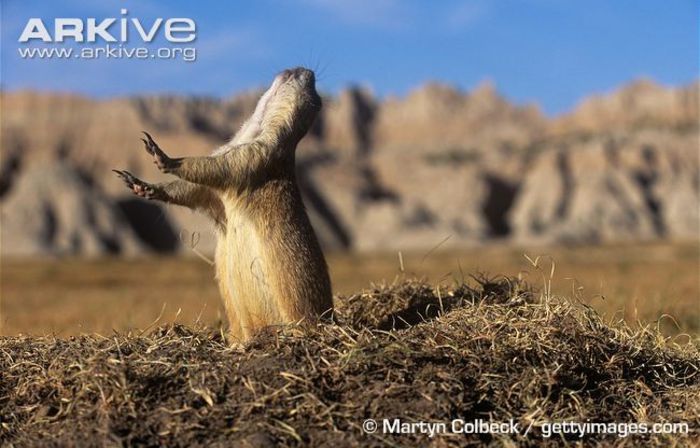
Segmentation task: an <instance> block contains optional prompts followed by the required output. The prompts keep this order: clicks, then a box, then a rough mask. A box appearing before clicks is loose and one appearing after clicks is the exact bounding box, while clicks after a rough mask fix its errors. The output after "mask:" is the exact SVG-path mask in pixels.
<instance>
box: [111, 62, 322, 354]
mask: <svg viewBox="0 0 700 448" xmlns="http://www.w3.org/2000/svg"><path fill="white" fill-rule="evenodd" d="M315 84H316V80H315V77H314V73H313V72H312V71H311V70H307V69H305V68H301V67H299V68H294V69H290V70H285V71H283V72H281V73H280V74H278V75H277V76H276V77H275V80H274V82H273V83H272V86H270V88H269V89H268V90H267V91H266V92H265V93H264V94H263V96H262V97H261V98H260V100H259V101H258V103H257V106H256V108H255V112H254V113H253V115H252V116H251V117H250V118H249V119H248V120H247V121H246V122H245V123H244V124H243V126H242V127H241V129H240V130H239V131H238V132H237V133H236V135H235V136H234V137H233V139H232V140H231V141H230V142H229V143H227V144H225V145H224V146H222V147H220V148H218V149H217V150H215V151H214V152H213V153H212V155H211V156H207V157H182V158H172V157H169V156H168V155H166V154H165V152H163V150H161V149H160V148H159V147H158V145H157V144H156V143H155V141H154V140H153V138H152V137H151V136H150V135H149V134H148V133H145V132H144V134H145V136H146V138H145V139H142V140H143V142H144V145H145V148H146V151H147V152H148V153H149V154H150V155H151V157H153V162H154V163H155V164H156V166H157V167H158V169H160V170H161V171H162V172H164V173H169V174H172V175H174V176H176V177H178V178H179V179H177V180H174V181H172V182H167V183H159V184H151V183H148V182H144V181H142V180H140V179H138V178H136V177H135V176H133V175H132V174H131V173H129V172H128V171H117V170H114V171H115V172H116V173H117V175H118V176H119V177H121V178H122V179H123V180H124V182H125V183H126V185H127V186H128V187H129V188H130V189H131V190H132V191H133V193H134V194H136V195H138V196H141V197H144V198H147V199H154V200H160V201H164V202H168V203H172V204H177V205H182V206H185V207H189V208H192V209H196V210H198V211H201V212H202V213H205V214H206V215H208V216H209V217H210V218H211V219H212V220H213V221H214V223H215V227H216V231H217V238H218V242H217V249H216V257H215V264H216V278H217V281H218V283H219V290H220V292H221V295H222V298H223V301H224V307H225V309H226V314H227V317H228V320H229V325H230V336H231V338H232V339H233V340H234V341H238V342H243V341H245V340H247V339H249V338H250V337H251V336H252V335H253V334H254V333H255V332H256V330H258V329H260V328H262V327H265V326H269V325H278V324H285V323H292V322H298V321H302V320H307V321H308V320H314V319H317V318H319V317H321V316H325V315H329V314H330V313H331V312H332V309H333V300H332V295H331V284H330V279H329V276H328V267H327V265H326V261H325V259H324V257H323V252H322V251H321V248H320V246H319V243H318V240H317V238H316V235H315V234H314V231H313V228H312V227H311V223H310V222H309V218H308V216H307V214H306V210H305V209H304V204H303V203H302V200H301V194H300V192H299V188H298V186H297V182H296V177H295V173H294V160H295V151H296V147H297V144H298V143H299V140H301V138H302V137H303V136H304V135H305V134H306V133H307V131H308V130H309V128H310V127H311V125H312V123H313V121H314V119H315V118H316V115H317V114H318V112H319V110H320V109H321V98H320V97H319V95H318V93H317V92H316V87H315Z"/></svg>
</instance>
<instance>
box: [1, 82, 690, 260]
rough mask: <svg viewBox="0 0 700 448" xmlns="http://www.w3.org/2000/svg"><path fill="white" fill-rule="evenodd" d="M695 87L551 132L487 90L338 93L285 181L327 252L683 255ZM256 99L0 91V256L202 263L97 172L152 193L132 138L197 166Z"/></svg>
mask: <svg viewBox="0 0 700 448" xmlns="http://www.w3.org/2000/svg"><path fill="white" fill-rule="evenodd" d="M698 88H699V85H698V83H697V82H696V83H693V84H692V85H688V86H683V87H677V88H668V87H663V86H659V85H657V84H655V83H654V82H652V81H648V80H641V81H635V82H632V83H630V84H628V85H626V86H623V87H622V88H620V89H619V90H617V91H614V92H611V93H607V94H603V95H595V96H591V97H589V98H587V99H585V100H584V101H582V102H581V103H580V104H579V105H578V106H577V107H575V108H574V110H573V111H571V112H570V113H568V114H565V115H562V116H559V117H556V118H547V117H546V116H545V115H544V114H543V113H542V112H540V110H539V109H538V107H537V106H535V105H522V106H521V105H513V104H511V103H510V102H508V101H507V100H506V99H505V98H503V97H502V96H500V95H499V94H498V92H497V91H496V90H495V88H494V87H493V86H492V85H491V84H489V83H484V84H482V85H480V86H479V87H477V88H476V89H474V90H473V91H471V92H462V91H459V90H457V89H454V88H452V87H449V86H446V85H441V84H427V85H425V86H423V87H420V88H418V89H416V90H414V91H413V92H411V93H409V94H408V95H406V96H405V97H402V98H393V97H388V98H385V99H381V100H380V99H378V98H376V97H375V96H373V95H372V94H371V93H370V92H369V91H367V90H363V89H360V88H349V89H346V90H344V91H342V92H340V93H339V94H338V95H337V96H334V97H330V96H326V97H324V108H323V110H322V111H321V114H320V116H319V119H318V120H317V122H316V123H315V125H314V127H313V129H312V130H311V132H310V133H309V135H307V136H306V137H305V138H304V140H303V141H302V142H301V144H300V145H299V150H298V152H297V165H298V178H299V183H300V185H301V187H302V190H303V195H304V200H305V203H306V206H307V209H308V211H309V214H310V216H311V219H312V222H313V225H314V227H315V228H316V230H317V232H318V235H319V238H320V239H321V241H322V244H323V245H324V246H325V248H326V249H329V250H356V251H371V250H413V249H415V250H429V249H431V248H433V247H435V246H436V245H438V244H441V246H440V247H441V248H448V247H459V246H469V245H479V244H488V243H489V242H494V241H498V242H506V243H512V244H517V245H534V244H563V243H566V244H569V243H571V244H575V243H581V244H589V243H618V242H636V241H650V240H668V241H696V240H697V239H698V236H699V233H700V230H699V229H700V217H699V216H698V204H699V203H700V197H699V191H700V164H699V161H698V148H699V146H698V144H699V142H698ZM258 95H259V92H250V93H245V94H241V95H239V96H236V97H234V98H231V99H223V100H222V99H212V98H196V97H176V96H141V97H131V98H117V99H110V100H94V99H89V98H85V97H81V96H77V95H70V94H57V93H39V92H32V91H16V92H2V129H1V131H2V151H1V152H0V154H1V155H0V207H1V211H2V217H1V220H2V226H1V230H2V234H1V241H2V254H3V255H4V256H36V255H49V254H50V255H84V256H97V255H105V254H124V255H135V254H142V253H153V252H181V253H190V250H189V248H188V246H190V245H191V244H192V243H193V240H194V242H195V243H196V245H197V248H198V249H199V250H201V251H203V252H205V253H206V252H213V244H214V238H213V235H212V232H211V229H210V227H209V224H208V222H207V221H206V220H205V219H204V218H202V217H200V216H198V215H195V214H194V213H192V212H190V211H188V210H185V209H181V208H177V207H174V206H170V207H167V208H165V207H163V206H162V205H160V204H157V203H153V202H147V201H144V200H141V199H138V198H135V197H133V196H130V195H129V194H128V192H126V191H125V189H124V188H123V185H122V184H121V182H120V181H119V179H117V178H116V177H115V176H114V175H113V174H112V172H111V171H110V170H111V169H112V168H120V169H128V170H129V171H131V172H133V173H134V174H136V175H138V176H140V177H141V178H143V179H145V180H148V181H158V180H163V179H166V178H167V176H164V175H161V174H159V173H158V171H157V170H156V169H155V167H153V165H152V164H151V161H150V159H149V157H146V154H144V153H143V150H142V148H141V145H142V143H141V141H140V140H139V137H140V135H141V134H140V133H141V131H142V130H147V131H149V132H150V133H151V134H152V135H153V136H154V138H156V140H157V141H158V143H159V144H160V145H161V147H162V148H164V150H165V151H167V152H168V154H171V155H173V156H184V155H204V154H208V153H209V152H211V151H212V150H213V149H214V148H215V147H217V146H219V145H221V144H222V143H224V142H225V141H226V140H228V139H229V138H230V137H231V136H232V135H233V134H234V133H235V131H236V129H237V128H238V127H239V126H240V125H241V123H242V121H243V120H244V118H245V117H247V116H248V115H249V114H250V113H251V112H252V109H253V107H254V106H255V103H256V100H257V97H258Z"/></svg>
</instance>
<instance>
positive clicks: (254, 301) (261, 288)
mask: <svg viewBox="0 0 700 448" xmlns="http://www.w3.org/2000/svg"><path fill="white" fill-rule="evenodd" d="M264 244H265V241H264V240H263V238H262V235H261V234H260V231H259V229H258V228H257V226H256V224H255V223H254V222H253V221H252V220H251V219H249V218H248V217H247V216H245V214H244V213H241V212H240V211H235V210H234V211H233V212H232V213H231V214H229V218H228V226H227V232H226V241H225V245H226V247H225V248H224V249H223V251H224V253H225V257H226V269H227V271H228V272H227V273H224V278H225V281H226V283H227V286H228V289H229V290H230V294H231V300H232V301H233V304H232V309H233V310H235V311H236V312H237V314H238V317H239V320H240V324H241V327H242V330H243V333H244V334H246V335H247V334H250V333H251V332H253V330H255V329H257V328H260V327H262V326H265V325H270V324H275V323H279V322H281V321H282V319H281V315H280V313H279V310H278V307H277V306H276V304H275V303H274V293H273V290H272V288H273V285H272V284H271V278H270V271H269V269H270V260H267V259H266V251H265V250H264V246H263V245H264Z"/></svg>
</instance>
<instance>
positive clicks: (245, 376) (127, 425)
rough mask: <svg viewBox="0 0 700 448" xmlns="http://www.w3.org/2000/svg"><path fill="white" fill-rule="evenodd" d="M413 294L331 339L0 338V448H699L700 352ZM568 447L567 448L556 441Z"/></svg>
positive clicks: (487, 287)
mask: <svg viewBox="0 0 700 448" xmlns="http://www.w3.org/2000/svg"><path fill="white" fill-rule="evenodd" d="M479 280H480V281H479V282H475V283H474V286H469V285H456V286H455V287H454V288H443V287H438V288H433V287H431V286H428V285H426V284H425V283H422V282H418V281H406V282H399V283H396V284H394V285H391V286H389V287H377V288H374V289H371V290H366V291H364V292H362V293H359V294H355V295H352V296H350V297H338V298H337V303H338V311H337V322H336V323H335V324H326V325H320V326H315V327H307V328H304V327H300V326H292V327H288V328H279V329H271V330H270V331H267V332H266V333H264V334H261V335H260V336H259V337H258V338H256V339H255V340H253V341H252V342H251V343H250V344H249V345H248V346H247V347H246V348H239V349H234V348H230V347H228V346H227V345H226V344H225V343H224V341H223V340H222V338H221V336H220V334H219V333H218V332H217V331H215V330H211V329H207V328H205V327H199V328H190V327H184V326H180V325H176V326H172V325H167V326H165V327H162V328H158V329H156V330H155V331H153V332H151V333H146V334H140V333H131V334H127V333H116V334H112V335H110V336H108V337H102V336H95V335H83V336H78V337H71V338H68V339H57V338H55V337H24V336H22V337H5V338H0V374H1V375H2V381H0V445H12V444H15V445H17V446H38V445H42V446H43V445H46V444H55V445H59V446H65V445H76V444H77V445H84V444H90V445H92V444H94V445H98V446H99V445H147V446H192V445H207V446H255V447H265V446H276V445H283V446H284V445H290V446H329V445H333V446H337V447H344V446H387V445H389V446H392V445H393V446H414V445H427V444H431V445H432V446H464V445H465V444H477V443H483V442H494V443H496V444H498V445H505V446H513V444H519V445H538V446H539V445H540V444H541V442H543V441H544V442H546V443H547V444H548V445H551V446H560V445H561V438H559V437H555V438H552V439H543V438H542V437H541V431H540V428H541V425H542V423H544V422H548V421H564V420H574V421H578V422H586V421H590V422H655V423H660V422H673V423H678V422H685V423H688V424H689V426H690V428H691V433H690V434H689V435H673V436H669V435H659V434H655V435H649V434H647V435H635V436H629V437H627V438H620V437H617V436H616V435H601V434H598V435H588V436H586V437H585V439H583V441H584V442H585V443H586V445H591V444H594V443H600V444H605V445H608V444H618V445H625V446H664V447H665V446H672V445H678V446H690V445H693V444H696V443H699V442H700V439H699V438H698V433H697V430H698V427H699V425H700V371H699V370H700V367H699V366H700V352H699V351H698V347H697V345H695V344H693V343H685V344H682V345H678V344H675V343H674V342H673V341H672V340H669V339H666V338H664V337H663V336H662V335H661V334H660V333H658V332H657V331H656V330H655V329H654V328H653V327H647V328H643V329H635V330H633V329H631V328H629V327H628V326H626V325H625V324H624V323H622V322H618V323H615V324H611V325H608V324H606V323H604V322H603V320H602V319H601V318H600V316H599V315H598V314H597V313H596V312H594V311H593V310H592V309H591V308H590V307H588V306H586V305H584V304H581V303H578V302H576V301H571V300H565V299H558V298H556V297H554V296H549V295H547V294H544V295H543V294H542V291H540V292H536V291H533V290H532V289H530V288H529V287H528V286H527V285H525V284H523V283H522V282H519V281H517V280H515V279H501V280H498V281H487V280H485V279H479ZM367 418H376V419H382V418H401V419H404V420H405V421H430V422H449V421H450V420H451V419H454V418H462V419H464V420H467V421H470V420H473V419H478V418H481V419H486V420H491V421H508V420H509V419H511V418H514V419H516V420H517V421H519V422H520V423H521V431H524V428H525V427H527V426H528V425H530V423H533V428H532V431H531V433H530V434H529V435H528V436H527V437H525V436H524V435H522V434H520V435H507V436H491V435H458V436H437V437H436V438H434V439H432V440H431V439H428V438H427V436H425V435H401V436H399V435H392V434H381V433H377V434H374V435H367V434H364V433H363V432H362V430H361V424H362V422H363V421H364V420H365V419H367ZM572 440H579V439H577V438H576V437H573V439H572Z"/></svg>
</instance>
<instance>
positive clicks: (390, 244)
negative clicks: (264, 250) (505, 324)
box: [0, 0, 700, 337]
mask: <svg viewBox="0 0 700 448" xmlns="http://www.w3.org/2000/svg"><path fill="white" fill-rule="evenodd" d="M0 14H1V19H2V22H1V29H0V37H1V39H2V48H1V51H2V55H1V63H2V64H1V68H0V75H1V76H0V78H1V82H2V93H1V105H0V107H1V115H0V124H1V132H2V134H1V140H0V141H1V152H0V209H1V218H0V230H1V233H0V238H1V239H0V243H1V245H0V247H1V256H2V262H1V263H0V334H17V333H20V332H23V333H35V334H41V333H47V332H51V333H55V334H58V335H69V334H76V333H81V332H94V331H97V332H101V333H109V332H110V331H111V330H112V329H117V330H126V329H132V328H145V327H147V326H148V325H149V324H151V322H154V321H156V320H157V321H158V322H161V323H163V322H168V321H173V320H178V321H180V322H183V323H191V322H193V321H195V320H197V319H199V320H200V321H203V322H205V323H207V324H213V325H215V324H217V323H218V322H220V321H221V313H220V308H219V307H220V304H219V296H218V292H217V289H216V286H215V283H214V280H213V269H212V267H211V266H210V265H209V262H208V259H210V258H211V254H212V252H213V248H214V243H215V239H214V236H213V233H212V229H211V226H210V225H209V223H208V222H207V221H206V219H204V218H203V217H201V216H199V215H196V214H194V213H193V212H190V211H188V210H184V209H179V208H177V207H174V206H169V207H164V206H161V205H159V204H156V203H152V202H147V201H144V200H141V199H138V198H135V197H133V196H131V195H130V194H129V192H128V191H127V190H126V189H125V188H124V186H123V184H122V183H121V182H120V181H119V180H118V179H117V178H116V177H115V176H114V175H113V174H112V173H111V171H110V170H111V169H113V168H119V169H128V170H130V171H132V172H133V173H135V174H136V175H138V176H140V177H142V178H143V179H145V180H148V181H159V180H164V179H166V177H165V176H163V175H161V174H159V173H158V172H157V171H156V170H155V168H154V167H153V166H152V164H151V162H150V160H149V158H148V157H147V155H146V154H145V152H144V151H143V149H142V144H141V142H140V140H139V138H140V132H141V130H147V131H149V132H150V133H151V134H152V135H153V136H154V137H155V139H156V140H157V141H158V143H159V144H160V146H161V147H162V148H164V150H165V151H166V152H168V153H169V154H171V155H175V156H181V155H183V156H184V155H203V154H208V153H209V152H211V151H212V150H213V149H215V148H216V147H217V146H219V145H221V144H223V143H224V142H225V141H226V140H227V139H229V138H230V137H231V136H232V135H233V134H234V133H235V132H236V130H237V129H238V127H239V126H240V125H241V124H242V122H243V121H244V120H245V118H246V117H247V115H248V114H250V113H251V111H252V110H253V108H254V106H255V103H256V101H257V98H258V97H259V95H260V93H261V92H262V90H263V89H264V88H265V87H266V86H267V85H269V83H270V82H271V80H272V79H273V77H274V75H275V74H276V73H277V72H279V71H281V70H283V69H285V68H288V67H293V66H297V65H303V66H307V67H309V68H312V69H314V70H316V73H317V77H318V83H317V88H318V90H319V92H320V93H321V94H322V96H323V98H324V108H323V110H322V112H321V114H320V116H319V117H318V119H317V121H316V123H315V125H314V127H313V129H312V130H311V132H310V133H309V135H307V137H306V138H305V139H304V140H303V141H302V142H301V144H300V146H299V149H298V152H297V163H298V179H299V183H300V185H301V188H302V191H303V194H304V199H305V202H306V206H307V209H308V212H309V214H310V216H311V218H312V222H313V224H314V227H315V228H316V231H317V233H318V235H319V238H320V239H321V241H322V244H323V246H324V248H325V250H326V253H327V254H328V259H329V264H330V268H331V275H332V278H333V283H334V288H335V290H336V291H337V292H339V293H344V294H349V293H352V292H355V291H358V290H359V289H361V288H366V287H369V286H370V284H371V283H372V282H381V281H388V282H391V281H394V280H395V279H396V278H401V277H402V276H410V275H417V276H423V277H425V278H426V279H428V280H429V281H432V282H440V283H449V282H454V281H462V280H467V281H468V280H469V279H470V274H473V273H475V272H487V273H490V274H492V275H508V276H517V275H521V276H523V277H525V278H526V279H527V280H528V281H530V282H532V283H533V284H535V285H542V284H543V283H544V282H547V281H549V279H550V277H551V281H552V283H553V287H554V292H555V293H557V294H560V295H566V296H568V297H571V298H573V299H575V300H580V301H583V302H585V303H588V304H590V305H591V306H593V307H594V308H596V309H598V310H600V311H601V312H603V313H604V314H605V315H606V316H607V317H608V318H610V319H626V320H628V321H629V322H631V323H638V322H639V323H643V324H650V325H659V326H660V327H662V328H663V329H664V331H667V332H668V334H670V335H678V334H681V333H689V334H690V335H691V336H692V337H697V336H698V334H700V260H699V252H698V241H699V239H700V216H699V215H700V213H699V207H700V206H699V204H700V164H699V161H698V149H699V142H698V124H699V121H698V88H699V84H698V54H699V51H698V5H697V2H695V1H692V0H687V1H686V0H680V1H675V2H671V3H665V4H663V5H661V4H660V3H659V2H655V1H616V2H608V1H588V2H573V3H572V2H564V1H558V0H522V1H511V2H496V1H485V0H483V1H482V0H466V1H442V2H422V1H398V0H372V1H369V0H355V1H350V0H300V1H288V2H280V1H272V0H270V1H266V0H261V1H240V2H221V1H206V0H200V1H198V2H190V1H184V0H183V1H167V2H166V1H160V2H158V1H154V0H147V1H144V0H139V1H135V0H134V1H121V0H104V1H95V2H82V1H78V0H62V1H55V2H40V1H14V0H2V3H1V10H0ZM31 18H39V19H41V20H42V23H43V24H45V26H46V32H47V33H48V34H49V35H50V36H51V38H52V41H51V42H41V41H40V39H33V40H32V41H30V42H27V43H23V42H19V40H20V36H21V35H22V34H23V31H24V30H25V28H26V26H27V23H28V21H29V20H30V19H31ZM56 18H78V19H81V21H82V23H88V22H87V19H89V18H96V21H97V22H100V21H101V20H104V19H106V18H115V23H114V25H113V26H112V27H110V28H109V30H110V31H111V32H112V34H114V35H115V36H117V37H119V36H120V30H121V29H122V28H121V27H122V26H124V27H125V28H126V30H127V33H128V39H126V41H124V42H122V41H121V40H122V39H119V38H118V39H117V40H118V41H117V42H114V43H109V42H106V41H105V40H104V39H102V40H100V39H97V42H94V43H88V42H75V41H74V40H72V39H66V41H65V42H55V40H56V33H55V29H54V19H56ZM159 18H160V19H162V20H163V21H165V20H167V19H168V18H188V19H191V20H193V21H194V22H195V23H196V38H195V39H194V40H193V41H192V42H186V43H171V42H169V41H168V40H167V39H166V37H165V34H164V33H163V30H162V28H156V34H155V37H154V39H153V41H152V42H148V43H146V42H143V39H141V38H140V37H139V34H138V33H139V29H137V27H138V26H141V29H142V30H146V31H148V30H150V29H153V28H151V26H152V25H153V24H155V23H158V19H159ZM135 21H138V23H135ZM161 25H163V23H161ZM108 45H109V46H111V53H110V52H107V51H105V54H103V55H102V56H100V57H92V58H91V57H87V56H86V57H83V54H82V53H81V56H80V57H78V56H75V53H73V54H71V55H70V56H68V57H63V56H60V55H58V54H56V53H52V54H47V53H44V56H43V57H42V56H41V53H27V51H34V50H47V51H55V50H56V49H63V50H70V51H75V52H81V51H84V50H85V49H86V48H87V49H92V50H95V49H97V48H98V47H99V48H102V49H105V47H106V46H108ZM140 47H144V48H146V51H148V52H149V54H153V55H155V56H153V57H146V58H143V59H139V58H135V57H128V55H125V54H124V53H119V51H123V50H124V49H127V50H129V49H134V48H140ZM32 55H33V56H32ZM185 55H189V56H188V57H184V56H185ZM552 267H554V270H552Z"/></svg>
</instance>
